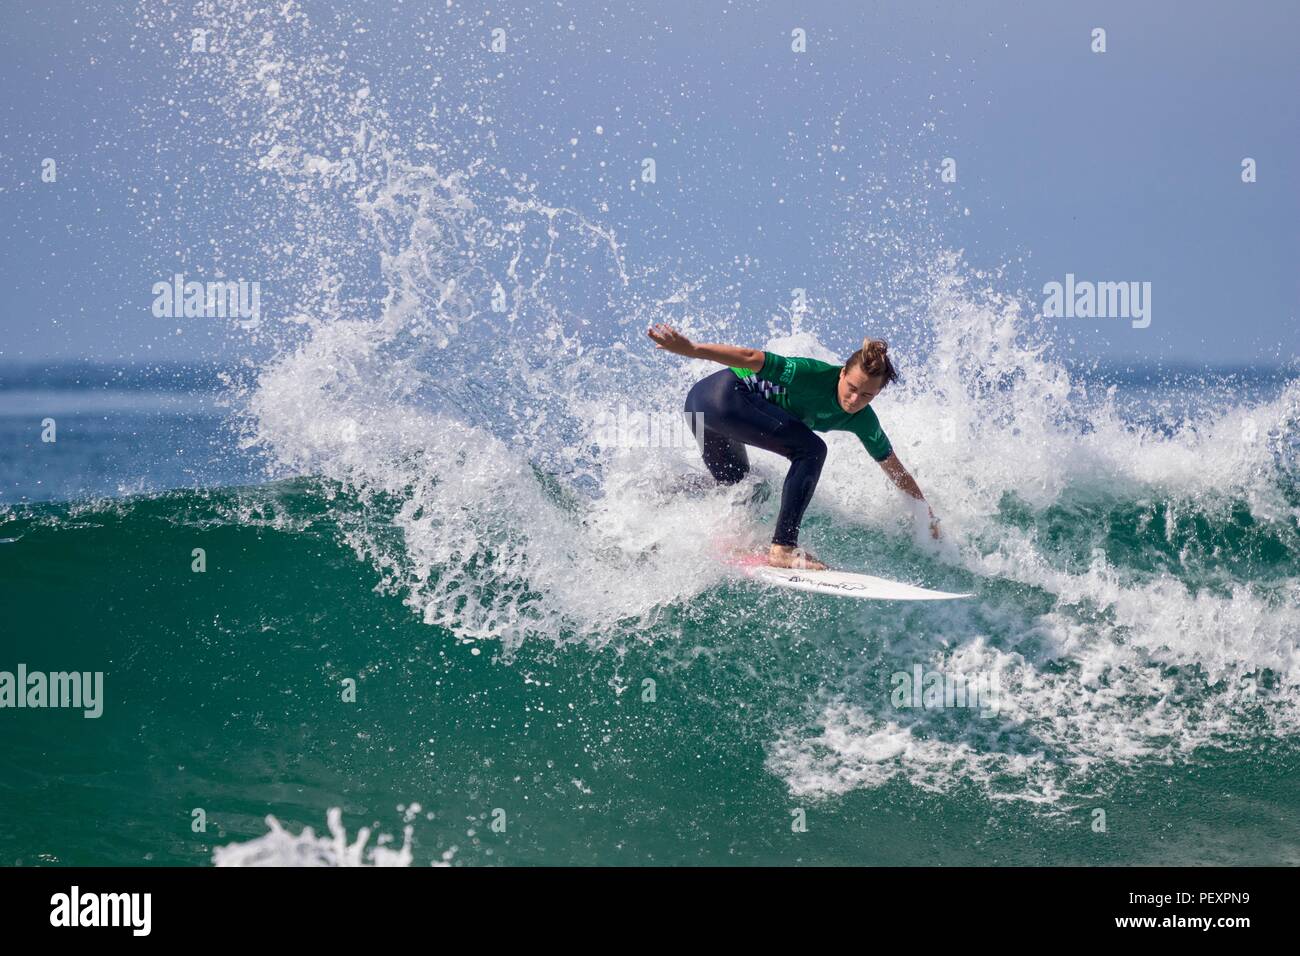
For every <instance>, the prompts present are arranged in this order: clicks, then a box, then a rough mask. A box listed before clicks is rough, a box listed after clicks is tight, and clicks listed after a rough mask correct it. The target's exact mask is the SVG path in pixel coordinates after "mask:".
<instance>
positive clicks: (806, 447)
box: [646, 324, 939, 570]
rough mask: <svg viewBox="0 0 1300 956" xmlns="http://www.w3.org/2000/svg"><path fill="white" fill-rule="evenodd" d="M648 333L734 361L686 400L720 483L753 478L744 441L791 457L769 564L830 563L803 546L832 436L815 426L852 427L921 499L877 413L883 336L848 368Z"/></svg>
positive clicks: (883, 379)
mask: <svg viewBox="0 0 1300 956" xmlns="http://www.w3.org/2000/svg"><path fill="white" fill-rule="evenodd" d="M646 334H647V335H649V336H650V338H651V339H653V340H654V343H655V345H656V346H657V347H658V348H661V349H663V350H665V351H667V352H672V353H673V354H674V355H682V356H685V357H686V358H702V359H708V360H709V361H711V362H719V363H721V364H723V365H726V366H728V368H724V369H722V370H721V371H717V372H714V373H713V374H711V375H709V376H707V377H706V378H703V379H701V380H700V381H698V382H696V383H695V385H694V386H693V387H692V388H691V390H690V392H689V393H688V394H687V396H686V411H687V412H688V413H694V414H695V415H697V416H699V417H698V418H697V419H696V420H697V421H699V422H701V423H702V425H703V427H702V428H699V429H696V435H697V437H698V439H699V442H700V451H701V452H702V453H703V455H704V464H705V466H706V467H707V468H708V469H709V473H710V474H712V475H713V477H714V479H715V480H717V481H718V482H720V483H722V484H734V483H735V482H737V481H740V479H742V478H744V477H745V475H746V474H748V472H749V454H748V452H746V450H745V446H746V445H753V446H755V447H756V448H763V449H766V450H767V451H772V452H776V453H777V454H778V455H781V456H782V457H784V458H788V459H790V470H789V471H787V472H786V476H785V485H784V486H783V487H782V490H781V512H780V514H779V515H778V517H777V520H776V533H775V534H774V535H773V536H772V547H771V549H770V550H769V551H768V556H767V563H768V564H770V565H773V566H775V567H779V568H807V569H812V570H822V569H824V568H825V567H826V565H825V564H823V563H822V562H821V561H818V560H817V559H816V558H815V557H813V556H812V555H811V554H809V553H808V552H806V551H805V550H804V549H802V548H800V547H799V525H800V523H802V521H803V513H804V510H805V509H806V508H807V507H808V502H809V501H810V500H811V499H812V496H813V492H814V491H815V490H816V489H817V479H818V478H820V477H821V472H822V464H823V463H824V462H825V461H826V442H825V441H823V440H822V439H821V438H820V437H818V436H817V435H816V434H814V432H828V431H848V432H853V433H854V434H855V435H857V436H858V438H859V439H860V440H861V441H862V444H863V446H864V447H865V448H866V449H867V454H869V455H870V456H871V457H872V458H873V459H875V461H876V462H877V463H878V464H879V465H880V467H881V468H883V469H884V471H885V474H886V475H888V476H889V480H890V481H892V482H893V483H894V484H895V485H897V486H898V487H899V488H900V489H902V490H903V491H904V492H906V493H907V494H908V495H911V496H912V497H913V498H915V499H916V500H917V501H925V496H924V495H922V494H921V489H920V488H919V487H918V486H917V484H916V481H915V480H914V479H913V478H912V476H911V475H910V474H908V471H907V469H906V468H904V467H903V463H902V462H900V461H899V460H898V456H897V455H895V454H894V450H893V447H892V446H891V445H890V444H889V438H888V437H886V435H885V432H884V430H883V429H882V428H881V427H880V420H879V419H877V418H876V413H875V412H874V411H872V409H871V400H872V399H873V398H875V397H876V396H877V395H879V394H880V392H881V390H882V389H883V388H884V387H885V386H886V385H888V384H889V383H890V382H892V381H895V380H896V379H897V378H898V372H897V371H896V370H895V369H894V365H893V363H892V362H891V361H890V360H889V351H888V346H887V345H886V344H885V343H884V342H882V341H881V340H880V339H872V338H867V339H863V340H862V348H860V349H858V350H857V351H856V352H854V353H853V354H852V355H850V356H849V357H848V360H847V361H846V362H845V363H844V364H843V365H831V364H830V363H829V362H822V361H819V360H817V359H813V358H787V357H786V356H784V355H777V354H776V353H775V352H763V351H760V350H758V349H746V348H739V347H737V346H734V345H710V344H699V345H697V344H696V343H694V342H692V341H691V340H690V339H688V338H687V337H686V336H684V335H682V334H681V333H680V332H678V331H677V330H676V329H674V328H672V327H671V326H668V325H664V324H659V325H655V326H653V327H652V328H650V329H649V330H648V331H647V332H646ZM926 507H927V508H929V505H928V504H927V505H926ZM930 534H931V535H932V536H933V537H935V538H938V537H939V519H938V518H936V517H935V516H934V511H932V510H931V511H930Z"/></svg>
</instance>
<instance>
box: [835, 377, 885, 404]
mask: <svg viewBox="0 0 1300 956" xmlns="http://www.w3.org/2000/svg"><path fill="white" fill-rule="evenodd" d="M884 387H885V380H884V379H882V378H881V377H880V376H879V375H877V376H874V377H873V376H870V375H868V374H867V373H866V372H864V371H862V369H860V368H854V369H852V370H850V369H847V368H842V369H840V380H839V384H838V385H837V386H836V392H837V393H838V395H839V400H840V408H842V409H844V410H845V411H846V412H848V413H849V414H850V415H852V414H853V413H854V412H860V411H862V409H864V408H866V407H867V406H868V405H870V404H871V400H872V399H873V398H875V397H876V396H877V395H879V394H880V390H881V389H882V388H884Z"/></svg>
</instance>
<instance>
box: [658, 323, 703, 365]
mask: <svg viewBox="0 0 1300 956" xmlns="http://www.w3.org/2000/svg"><path fill="white" fill-rule="evenodd" d="M646 335H648V336H650V338H651V339H653V340H654V343H655V346H656V347H658V348H661V349H663V350H664V351H665V352H672V353H673V354H674V355H684V356H686V357H687V358H690V357H691V356H693V355H694V354H695V343H694V342H692V341H691V340H690V339H688V338H687V337H686V336H684V335H682V333H680V332H678V331H677V330H676V329H675V328H673V327H672V326H671V325H665V324H664V323H662V322H660V323H658V324H657V325H653V326H651V327H650V328H649V329H647V330H646Z"/></svg>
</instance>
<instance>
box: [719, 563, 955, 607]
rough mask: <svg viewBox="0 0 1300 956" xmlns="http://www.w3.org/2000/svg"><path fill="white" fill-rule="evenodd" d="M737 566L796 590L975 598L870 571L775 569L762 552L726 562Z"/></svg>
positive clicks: (893, 597)
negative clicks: (878, 574)
mask: <svg viewBox="0 0 1300 956" xmlns="http://www.w3.org/2000/svg"><path fill="white" fill-rule="evenodd" d="M727 563H728V564H731V565H732V566H733V567H737V568H740V569H741V570H742V571H744V573H745V574H746V575H747V576H748V577H751V578H753V579H755V580H756V581H761V582H763V583H764V584H773V585H776V586H777V587H783V588H792V589H794V590H796V591H812V592H814V593H816V594H836V595H839V596H840V597H854V598H864V599H866V600H869V601H951V600H953V599H954V598H968V597H974V595H972V594H954V593H952V592H950V591H932V590H930V589H929V588H921V587H917V586H916V585H915V584H904V583H902V582H901V581H890V580H889V579H888V578H878V577H875V576H874V575H870V574H857V573H855V572H853V571H831V570H827V571H804V570H800V569H797V568H774V567H772V566H771V565H769V564H768V563H767V558H766V557H764V556H763V555H752V556H749V555H747V556H745V557H742V558H732V559H730V560H729V561H728V562H727Z"/></svg>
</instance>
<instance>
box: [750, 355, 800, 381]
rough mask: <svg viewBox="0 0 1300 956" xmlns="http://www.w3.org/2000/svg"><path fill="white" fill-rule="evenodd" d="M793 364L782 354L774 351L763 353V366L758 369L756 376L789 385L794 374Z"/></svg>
mask: <svg viewBox="0 0 1300 956" xmlns="http://www.w3.org/2000/svg"><path fill="white" fill-rule="evenodd" d="M795 371H796V369H795V364H794V362H793V361H792V360H790V359H788V358H786V357H785V356H784V355H777V354H776V353H775V352H764V353H763V367H762V368H760V369H759V370H758V377H759V378H761V379H764V380H765V381H768V382H775V383H776V384H777V385H789V384H790V382H791V380H792V379H793V378H794V375H795Z"/></svg>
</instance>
